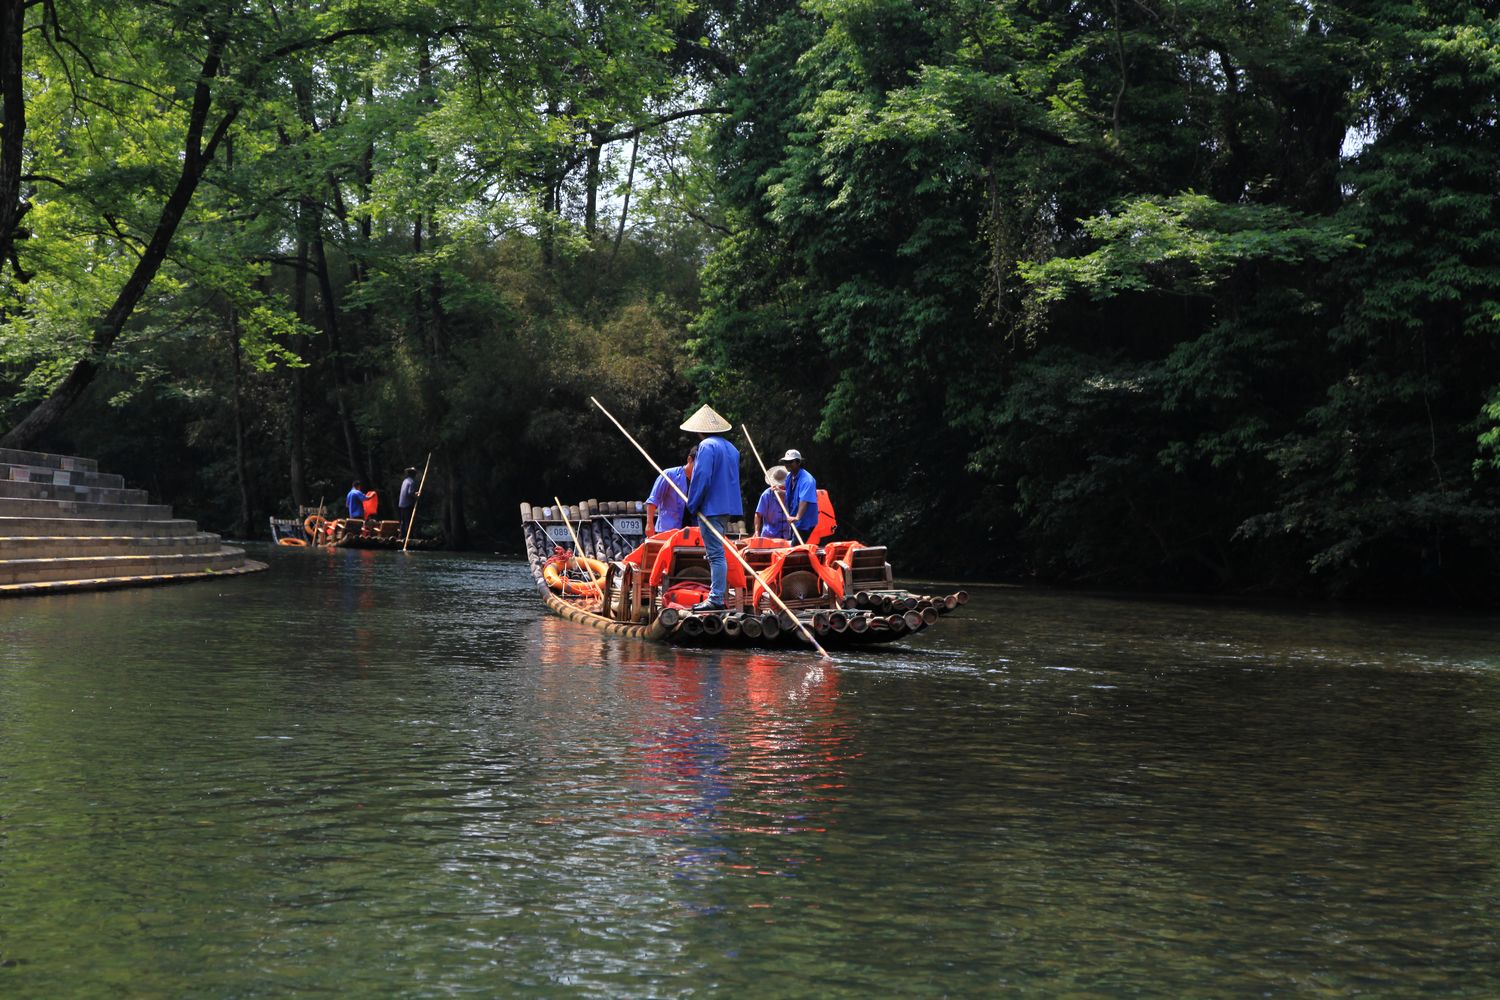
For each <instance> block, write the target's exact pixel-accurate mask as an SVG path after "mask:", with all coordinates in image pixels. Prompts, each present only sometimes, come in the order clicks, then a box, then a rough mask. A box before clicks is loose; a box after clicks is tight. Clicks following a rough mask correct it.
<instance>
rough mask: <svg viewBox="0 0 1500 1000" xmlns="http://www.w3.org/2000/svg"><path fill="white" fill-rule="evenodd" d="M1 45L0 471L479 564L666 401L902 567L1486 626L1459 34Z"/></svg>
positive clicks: (601, 10) (1482, 401)
mask: <svg viewBox="0 0 1500 1000" xmlns="http://www.w3.org/2000/svg"><path fill="white" fill-rule="evenodd" d="M0 21H3V24H0V28H3V47H4V50H3V52H0V89H3V94H0V98H3V119H0V121H3V125H0V129H3V131H0V428H4V429H5V433H4V436H3V438H0V447H30V448H45V449H52V450H61V451H69V452H74V453H79V454H87V455H91V456H95V457H97V458H99V459H100V461H101V463H102V464H103V465H104V466H106V467H108V468H110V469H112V470H114V471H119V472H123V473H125V474H126V475H127V478H129V479H130V480H131V481H132V482H133V483H134V484H136V485H141V486H145V487H146V488H148V489H149V490H151V491H152V492H153V493H154V494H157V495H159V496H161V497H162V498H164V499H165V500H166V501H167V502H170V503H173V504H175V505H176V506H177V508H178V509H179V510H180V511H181V512H183V513H184V514H185V515H186V516H191V517H196V518H198V519H199V520H201V521H202V522H204V523H205V524H206V525H208V526H210V527H214V528H217V529H220V530H226V531H229V532H231V533H233V534H235V535H237V536H240V537H245V536H248V535H253V534H262V535H263V534H264V527H263V526H264V524H265V517H266V515H267V514H277V513H289V512H291V511H292V510H293V509H294V508H295V506H296V505H301V504H312V503H316V502H318V500H319V499H320V498H323V499H326V500H327V501H330V502H331V501H334V500H335V499H336V498H338V497H340V496H342V494H343V492H344V491H345V490H347V488H348V483H349V481H350V479H351V478H354V477H359V478H363V479H365V480H367V481H370V482H374V483H376V484H378V485H380V486H383V487H385V488H386V489H387V490H391V491H392V493H393V492H394V486H395V484H396V482H397V481H398V480H399V478H400V469H401V468H402V467H403V466H406V465H408V464H415V465H418V466H421V465H422V463H423V459H424V458H425V456H426V455H427V454H428V453H429V452H430V453H431V454H432V456H433V458H432V466H433V472H432V476H431V480H430V481H429V487H428V492H427V497H426V498H424V502H426V500H427V499H430V500H431V501H432V502H431V504H430V506H429V511H430V514H431V522H432V523H431V524H430V525H429V529H430V530H433V531H439V530H440V531H441V532H442V533H443V534H444V535H445V537H446V538H447V540H448V542H449V543H450V544H452V545H454V546H455V547H466V546H478V545H483V546H496V547H502V548H506V547H511V546H514V545H515V544H517V542H516V532H515V514H514V511H515V510H516V503H517V501H519V500H533V501H535V500H543V499H548V498H550V497H551V496H553V495H554V494H556V495H561V496H563V497H571V498H581V497H585V496H596V497H600V498H617V497H625V496H644V493H645V490H646V488H647V486H648V485H649V483H650V480H651V478H652V474H651V472H650V470H649V469H648V468H646V467H645V466H644V463H643V462H642V461H641V460H640V458H639V456H638V455H637V454H635V453H634V452H633V450H631V449H629V448H628V446H625V445H624V444H623V442H622V441H621V440H620V439H619V437H618V434H617V433H616V432H615V431H614V429H613V428H612V427H611V426H610V425H609V424H608V423H607V421H605V420H604V419H603V418H602V417H601V416H600V415H599V414H598V413H597V412H596V411H594V410H593V409H592V408H591V407H590V406H589V405H588V397H589V396H590V395H598V396H599V397H600V398H601V399H602V400H604V401H606V403H607V404H608V405H609V406H610V408H611V410H612V411H613V412H614V413H615V414H616V415H617V416H619V417H620V418H621V420H622V421H623V422H624V423H625V424H626V425H627V426H629V427H632V428H635V429H638V431H639V432H640V434H641V436H642V439H643V441H644V442H645V443H646V445H647V446H648V447H649V448H650V449H651V450H652V451H653V452H654V453H655V454H656V455H657V456H658V457H659V458H662V459H664V460H667V459H671V460H674V461H675V460H676V459H677V458H678V457H679V453H680V452H681V451H682V449H683V446H684V445H685V443H686V442H685V441H684V439H683V437H682V436H681V435H680V434H679V433H678V432H677V430H676V426H677V424H678V422H679V421H680V420H681V419H682V416H683V415H684V414H686V413H687V412H689V411H690V410H691V409H693V408H695V407H696V405H697V404H698V403H699V402H703V401H707V402H711V403H712V404H713V405H714V406H715V407H716V408H717V409H719V410H720V411H721V412H723V413H725V414H726V415H727V416H728V417H729V418H730V419H731V420H733V421H734V422H735V423H736V424H740V423H743V424H745V425H746V426H748V427H749V428H750V429H751V431H752V433H753V434H754V436H755V440H756V443H757V444H758V445H759V446H760V449H761V451H762V452H763V453H764V452H769V451H774V452H776V453H777V454H780V451H781V450H782V449H785V448H787V447H798V448H801V449H802V450H803V451H804V453H805V454H807V456H808V462H809V468H810V469H811V471H812V472H813V473H814V474H815V475H817V476H818V478H819V481H820V484H821V485H824V486H826V487H828V488H829V489H830V490H831V492H832V493H833V495H834V498H835V500H836V501H837V503H838V507H839V512H840V520H841V522H842V525H843V526H844V528H845V529H846V531H845V533H846V534H852V535H854V536H863V537H866V538H878V539H879V540H881V541H884V542H887V543H888V544H890V545H891V546H893V548H894V550H895V552H896V558H897V560H898V562H900V564H901V568H903V569H925V570H929V571H941V572H944V573H946V574H947V575H950V576H960V577H970V578H999V577H1005V578H1013V579H1021V578H1026V579H1038V580H1045V581H1049V582H1058V583H1067V584H1072V585H1083V586H1093V587H1131V588H1155V589H1170V590H1177V591H1199V592H1212V593H1232V594H1281V595H1304V596H1362V597H1377V596H1378V597H1396V598H1413V597H1421V598H1425V599H1433V600H1440V601H1452V600H1482V601H1489V600H1493V599H1495V598H1496V597H1497V596H1500V545H1497V543H1500V3H1495V2H1488V3H1475V2H1460V0H1453V2H1421V0H1417V2H1396V0H1339V2H1320V0H1264V2H1256V3H1228V2H1223V0H1089V2H1073V3H1059V2H1050V0H939V2H930V3H922V2H907V0H803V2H801V3H798V2H794V0H749V2H738V3H732V2H726V0H708V2H703V3H692V2H687V0H655V2H619V0H567V2H563V0H556V2H554V0H327V2H311V0H275V2H272V0H240V2H237V3H233V4H227V3H221V2H188V0H141V2H139V3H130V4H121V3H117V2H113V0H0ZM740 444H741V450H742V451H744V452H745V453H746V457H747V460H748V459H749V449H748V448H746V447H744V442H743V441H740ZM750 471H751V470H749V469H748V468H747V483H752V482H758V480H759V476H758V474H757V475H755V476H753V477H749V476H748V474H749V472H750ZM747 489H748V486H747Z"/></svg>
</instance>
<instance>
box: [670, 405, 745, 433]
mask: <svg viewBox="0 0 1500 1000" xmlns="http://www.w3.org/2000/svg"><path fill="white" fill-rule="evenodd" d="M731 426H733V425H732V424H730V422H729V421H727V420H725V419H724V418H723V417H721V416H719V415H718V413H716V412H714V408H713V407H712V406H708V405H706V404H705V405H704V406H701V407H699V408H698V412H697V413H695V414H693V415H692V416H691V417H688V418H687V420H686V421H685V422H684V423H683V425H682V429H683V430H685V431H689V432H691V433H693V434H722V433H724V432H725V431H727V430H729V429H730V427H731Z"/></svg>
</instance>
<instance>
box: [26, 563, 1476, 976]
mask: <svg viewBox="0 0 1500 1000" xmlns="http://www.w3.org/2000/svg"><path fill="white" fill-rule="evenodd" d="M265 557H266V558H268V559H269V561H270V562H271V563H272V569H271V571H270V572H269V573H262V574H256V575H254V576H250V577H242V578H236V579H229V580H224V581H219V582H209V583H201V584H193V585H186V586H178V587H168V588H158V589H148V590H133V591H118V592H111V593H95V594H77V595H71V596H63V597H52V598H40V599H21V600H11V601H5V602H3V603H0V638H3V644H0V996H3V997H6V998H46V1000H51V998H60V997H212V998H217V997H225V998H229V997H233V998H247V997H285V996H294V995H295V996H302V995H309V996H330V997H344V996H356V997H452V996H475V997H491V996H494V997H503V996H522V997H556V996H585V997H595V996H597V997H616V996H618V997H684V996H694V997H702V996H722V997H886V996H911V997H925V996H933V997H939V996H952V997H965V996H972V997H988V996H1041V997H1218V996H1225V997H1230V996H1314V997H1324V996H1326V997H1356V996H1358V997H1371V996H1378V997H1407V996H1414V995H1445V996H1472V997H1494V996H1500V868H1497V864H1500V739H1497V734H1500V642H1497V641H1496V634H1497V625H1500V619H1496V618H1493V617H1489V618H1486V617H1463V618H1454V617H1436V616H1423V615H1419V614H1414V613H1395V612H1381V611H1338V612H1333V611H1315V612H1309V611H1298V610H1286V609H1273V608H1248V609H1247V608H1244V607H1237V606H1222V605H1207V604H1182V603H1170V602H1160V601H1145V600H1124V599H1111V598H1105V597H1094V596H1080V595H1072V594H1059V593H1047V592H1035V591H1027V590H1017V589H1005V588H993V589H986V588H981V589H977V590H975V591H974V599H973V600H972V601H971V603H970V604H969V605H968V607H967V608H964V609H962V610H961V611H960V612H959V613H957V614H955V615H951V616H949V617H947V618H944V619H943V620H942V621H941V622H940V624H939V625H938V627H936V628H935V629H932V630H930V631H928V632H926V633H923V634H921V635H919V636H916V637H914V638H912V639H911V640H910V641H908V642H905V643H902V644H898V645H895V646H893V647H890V648H888V649H883V650H861V651H858V652H855V653H851V654H847V655H842V656H840V657H839V658H838V660H837V661H836V663H834V664H833V665H821V664H820V663H818V662H817V661H816V660H814V659H813V658H812V657H811V656H808V655H805V654H800V653H796V652H776V653H771V654H766V653H759V654H757V653H748V652H743V651H737V652H713V651H674V650H672V649H670V648H667V647H661V646H655V645H649V644H644V643H638V642H633V641H630V640H623V639H616V638H612V637H607V636H602V635H600V634H598V633H595V632H593V631H591V630H588V629H586V628H584V627H581V626H577V625H573V624H569V623H567V622H563V621H561V620H559V619H556V618H553V617H550V616H548V615H545V614H544V613H543V610H542V607H541V604H540V602H539V601H538V600H537V599H536V597H535V595H534V593H533V591H532V587H531V581H530V577H529V575H528V574H527V571H526V569H525V567H524V566H523V565H522V564H520V563H518V562H513V561H502V560H486V559H479V558H467V557H454V556H446V555H436V554H428V553H421V554H413V555H410V556H406V557H403V556H401V555H399V554H395V553H371V552H347V551H334V552H327V551H305V550H304V551H290V552H288V551H284V550H283V551H272V552H270V553H268V554H267V555H266V556H265Z"/></svg>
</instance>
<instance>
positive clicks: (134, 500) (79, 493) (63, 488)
mask: <svg viewBox="0 0 1500 1000" xmlns="http://www.w3.org/2000/svg"><path fill="white" fill-rule="evenodd" d="M0 498H3V499H10V500H75V501H79V502H82V503H110V504H129V505H131V506H135V505H137V504H144V503H145V502H146V499H147V498H146V491H145V490H127V489H116V488H113V487H107V486H83V485H74V484H73V483H68V484H66V485H57V484H54V483H33V482H29V481H27V482H16V481H15V480H7V479H0Z"/></svg>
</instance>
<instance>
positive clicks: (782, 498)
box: [740, 424, 807, 545]
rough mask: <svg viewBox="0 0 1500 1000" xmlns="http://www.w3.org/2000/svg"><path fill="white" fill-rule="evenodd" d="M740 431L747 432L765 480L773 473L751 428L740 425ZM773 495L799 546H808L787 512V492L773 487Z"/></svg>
mask: <svg viewBox="0 0 1500 1000" xmlns="http://www.w3.org/2000/svg"><path fill="white" fill-rule="evenodd" d="M740 430H742V431H744V432H745V440H746V441H748V442H750V450H751V451H752V452H754V453H755V461H756V464H758V465H759V466H760V474H761V477H762V478H764V477H766V476H769V475H770V474H771V472H770V470H769V469H767V468H766V461H765V459H763V458H761V457H760V449H759V448H757V447H755V439H754V438H753V437H751V436H750V428H749V427H746V426H745V425H744V424H740ZM767 485H769V484H767ZM771 493H772V494H774V495H775V497H776V502H777V503H779V504H780V505H781V513H782V515H783V516H785V517H786V523H787V526H788V527H790V528H791V529H792V534H794V535H796V536H797V544H798V545H806V544H807V540H806V539H805V538H803V537H802V532H801V531H798V530H797V522H796V521H794V520H792V512H791V511H789V510H787V508H786V491H785V490H782V491H781V492H780V493H777V492H776V487H774V486H772V487H771Z"/></svg>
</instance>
